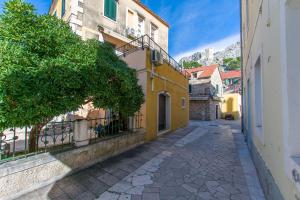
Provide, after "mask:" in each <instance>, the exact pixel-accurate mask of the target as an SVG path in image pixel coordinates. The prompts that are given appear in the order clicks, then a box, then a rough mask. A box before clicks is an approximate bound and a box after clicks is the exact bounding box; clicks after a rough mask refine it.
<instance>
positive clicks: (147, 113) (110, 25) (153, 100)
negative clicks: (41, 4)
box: [50, 0, 189, 140]
mask: <svg viewBox="0 0 300 200" xmlns="http://www.w3.org/2000/svg"><path fill="white" fill-rule="evenodd" d="M50 14H52V15H56V16H57V17H59V18H62V19H63V20H65V21H67V22H68V23H69V24H70V26H71V27H72V30H73V31H74V32H76V33H77V34H78V35H80V36H81V37H82V38H83V39H92V38H93V39H99V41H101V42H109V43H111V44H112V45H113V46H114V47H115V49H116V53H117V54H118V55H119V56H120V57H122V58H123V59H124V61H125V62H127V64H128V65H129V67H131V68H134V69H136V70H137V74H138V78H139V84H140V85H141V86H142V87H143V91H144V94H145V103H144V105H143V106H142V108H141V114H142V116H143V117H142V118H143V121H142V123H143V127H144V128H145V129H146V132H147V134H146V139H147V140H152V139H155V138H156V137H157V136H159V135H160V134H163V133H166V132H170V131H174V130H176V129H177V128H180V127H184V126H186V125H187V124H188V121H189V96H188V85H189V84H188V79H187V76H186V75H185V74H184V70H183V69H182V67H181V66H180V65H179V64H178V63H177V62H176V61H175V60H174V59H173V58H172V57H171V56H170V55H169V54H168V32H169V25H168V24H167V23H166V22H165V21H164V20H163V19H161V18H160V17H159V16H157V15H156V14H155V13H153V12H152V11H151V10H150V9H148V8H147V7H146V6H145V5H143V4H142V3H141V2H140V1H139V0H122V1H116V0H88V1H83V0H53V1H52V5H51V8H50Z"/></svg>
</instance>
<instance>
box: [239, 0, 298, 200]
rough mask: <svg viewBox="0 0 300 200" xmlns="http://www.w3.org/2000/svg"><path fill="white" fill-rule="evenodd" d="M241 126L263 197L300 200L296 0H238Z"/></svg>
mask: <svg viewBox="0 0 300 200" xmlns="http://www.w3.org/2000/svg"><path fill="white" fill-rule="evenodd" d="M241 5H242V6H241V7H242V48H243V70H242V71H243V72H242V73H243V92H244V95H243V105H244V106H243V118H244V120H243V124H244V133H245V135H246V137H247V142H248V146H249V148H250V150H251V154H252V157H253V160H254V163H255V165H256V168H257V170H258V174H259V177H260V181H261V183H262V186H263V189H264V191H265V196H266V198H267V199H272V200H277V199H286V200H299V199H300V142H299V141H300V132H299V122H300V93H299V91H300V78H299V74H300V67H299V52H300V39H299V36H300V20H299V19H300V1H299V0H280V1H271V0H256V1H253V0H243V1H241Z"/></svg>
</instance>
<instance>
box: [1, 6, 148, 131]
mask: <svg viewBox="0 0 300 200" xmlns="http://www.w3.org/2000/svg"><path fill="white" fill-rule="evenodd" d="M137 82H138V80H137V78H136V71H135V70H133V69H130V68H128V66H127V64H126V63H125V62H123V61H122V60H120V59H119V58H118V57H117V56H116V55H115V53H114V50H113V49H112V48H111V47H110V45H107V44H103V43H99V42H98V41H96V40H89V41H82V40H81V38H80V37H79V36H77V35H76V34H75V33H73V32H72V30H71V29H70V27H69V26H68V25H67V24H66V23H65V22H63V21H62V20H60V19H57V18H56V17H53V16H49V15H37V14H36V13H35V9H34V7H33V6H32V5H31V4H28V3H25V2H24V1H22V0H10V1H8V2H6V3H5V7H4V12H3V14H2V15H0V128H2V129H3V128H8V127H13V126H19V127H22V126H29V125H37V124H40V123H44V122H45V121H48V120H50V119H52V118H53V117H55V116H57V115H60V114H64V113H67V112H70V111H76V110H77V109H78V108H79V107H80V106H81V105H83V104H84V103H86V102H87V101H93V104H94V106H95V107H98V108H112V109H114V110H115V111H117V112H121V113H122V112H123V113H126V114H127V115H132V114H134V113H135V112H136V111H138V110H139V109H140V106H141V104H142V103H143V101H144V99H143V92H142V89H141V87H140V86H139V85H138V84H137Z"/></svg>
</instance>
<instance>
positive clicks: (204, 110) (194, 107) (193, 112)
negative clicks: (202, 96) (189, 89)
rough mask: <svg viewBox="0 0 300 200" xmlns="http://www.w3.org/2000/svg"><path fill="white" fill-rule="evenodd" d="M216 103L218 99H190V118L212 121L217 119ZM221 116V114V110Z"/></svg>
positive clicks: (217, 103)
mask: <svg viewBox="0 0 300 200" xmlns="http://www.w3.org/2000/svg"><path fill="white" fill-rule="evenodd" d="M216 105H219V102H218V101H213V100H195V101H194V100H191V101H190V119H191V120H204V121H210V120H215V119H216ZM218 112H219V117H220V116H221V115H220V110H219V111H218Z"/></svg>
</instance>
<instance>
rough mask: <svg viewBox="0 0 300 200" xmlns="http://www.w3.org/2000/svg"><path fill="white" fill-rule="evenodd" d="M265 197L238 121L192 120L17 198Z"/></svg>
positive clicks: (202, 199)
mask: <svg viewBox="0 0 300 200" xmlns="http://www.w3.org/2000/svg"><path fill="white" fill-rule="evenodd" d="M41 198H44V199H82V200H88V199H99V200H114V199H115V200H117V199H120V200H123V199H132V200H156V199H161V200H173V199H174V200H175V199H176V200H177V199H178V200H179V199H182V200H184V199H189V200H193V199H199V200H214V199H224V200H225V199H231V200H248V199H249V200H250V199H253V200H261V199H264V196H263V193H262V190H261V187H260V185H259V181H258V178H257V175H256V171H255V169H254V166H253V163H252V161H251V159H250V156H249V153H248V150H247V148H246V144H245V143H244V141H243V136H242V135H241V133H240V130H239V125H238V122H228V121H215V122H196V121H192V122H190V125H189V126H188V127H186V128H184V129H181V130H178V131H176V132H174V133H171V134H167V135H165V136H162V137H161V138H159V139H158V140H156V141H153V142H151V143H147V144H145V145H142V146H140V147H137V148H135V149H133V150H130V151H128V152H126V153H123V154H121V155H119V156H116V157H114V158H111V159H108V160H106V161H104V162H101V163H98V164H96V165H94V166H92V167H90V168H88V169H85V170H83V171H80V172H78V173H76V174H73V175H71V176H69V177H66V178H64V179H62V180H60V181H58V182H56V183H55V184H53V185H50V186H47V187H45V188H43V189H39V190H37V191H34V192H32V193H30V194H27V195H26V196H23V197H22V198H21V199H41Z"/></svg>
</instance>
